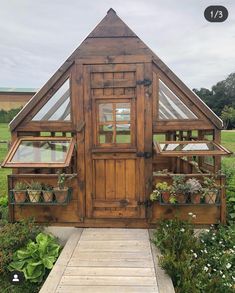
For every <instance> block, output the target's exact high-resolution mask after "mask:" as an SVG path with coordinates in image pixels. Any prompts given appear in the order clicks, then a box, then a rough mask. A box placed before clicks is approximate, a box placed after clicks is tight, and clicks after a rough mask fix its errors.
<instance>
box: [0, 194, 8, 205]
mask: <svg viewBox="0 0 235 293" xmlns="http://www.w3.org/2000/svg"><path fill="white" fill-rule="evenodd" d="M7 204H8V199H7V197H6V196H1V197H0V206H1V207H7Z"/></svg>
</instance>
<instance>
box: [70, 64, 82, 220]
mask: <svg viewBox="0 0 235 293" xmlns="http://www.w3.org/2000/svg"><path fill="white" fill-rule="evenodd" d="M71 82H72V95H71V105H72V108H73V109H76V111H74V112H73V113H74V117H73V120H72V121H73V123H74V125H75V127H74V128H75V129H77V127H78V126H79V125H80V124H81V123H83V122H84V120H85V117H84V112H83V107H84V100H83V96H84V95H83V66H82V64H76V68H75V69H74V70H73V71H72V80H71ZM75 139H76V145H77V148H76V150H77V152H76V156H75V160H76V163H77V166H76V168H77V170H76V173H77V174H78V180H77V181H78V199H77V209H78V217H79V219H80V221H83V219H84V217H85V200H84V199H85V128H83V129H82V130H81V131H80V132H77V131H76V132H75Z"/></svg>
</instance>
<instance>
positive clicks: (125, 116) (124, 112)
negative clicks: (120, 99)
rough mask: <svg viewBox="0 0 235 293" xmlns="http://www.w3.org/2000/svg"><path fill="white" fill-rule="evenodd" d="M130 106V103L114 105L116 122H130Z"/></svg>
mask: <svg viewBox="0 0 235 293" xmlns="http://www.w3.org/2000/svg"><path fill="white" fill-rule="evenodd" d="M130 115H131V105H130V103H117V104H116V121H125V122H129V121H130Z"/></svg>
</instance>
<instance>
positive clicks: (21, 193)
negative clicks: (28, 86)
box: [13, 181, 27, 202]
mask: <svg viewBox="0 0 235 293" xmlns="http://www.w3.org/2000/svg"><path fill="white" fill-rule="evenodd" d="M13 194H14V199H15V202H25V200H26V195H27V184H26V183H25V182H21V181H18V182H16V184H15V186H14V189H13Z"/></svg>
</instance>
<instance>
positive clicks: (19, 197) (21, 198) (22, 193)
mask: <svg viewBox="0 0 235 293" xmlns="http://www.w3.org/2000/svg"><path fill="white" fill-rule="evenodd" d="M14 198H15V202H25V200H26V190H14Z"/></svg>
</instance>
